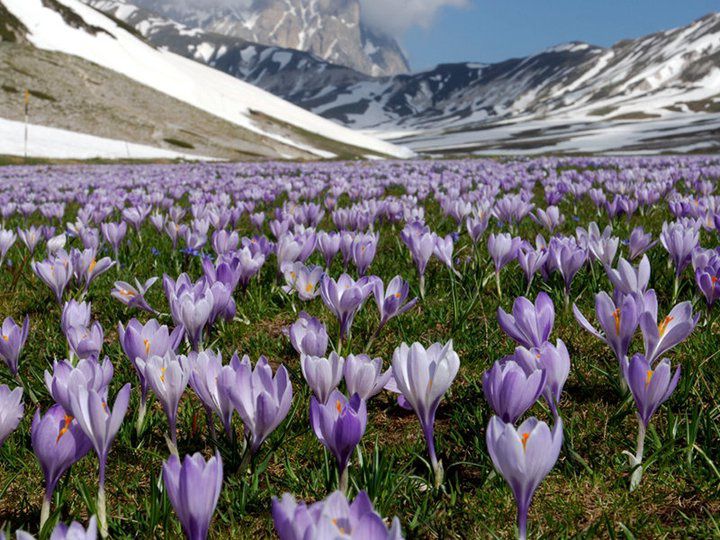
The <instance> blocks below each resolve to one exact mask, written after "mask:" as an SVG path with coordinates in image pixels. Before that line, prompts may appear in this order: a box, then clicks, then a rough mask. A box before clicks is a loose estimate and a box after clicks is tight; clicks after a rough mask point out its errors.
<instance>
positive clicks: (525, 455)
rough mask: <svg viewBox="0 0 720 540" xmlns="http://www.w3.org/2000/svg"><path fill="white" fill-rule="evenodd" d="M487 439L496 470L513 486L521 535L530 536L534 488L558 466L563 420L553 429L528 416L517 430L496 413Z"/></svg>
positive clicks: (521, 539)
mask: <svg viewBox="0 0 720 540" xmlns="http://www.w3.org/2000/svg"><path fill="white" fill-rule="evenodd" d="M485 440H486V443H487V448H488V453H489V454H490V458H491V459H492V462H493V465H494V466H495V469H496V470H497V471H498V472H499V473H500V474H501V475H502V477H503V478H504V479H505V481H506V482H507V483H508V485H509V486H510V489H512V492H513V495H514V496H515V502H516V504H517V515H518V538H520V540H525V538H527V517H528V510H529V509H530V504H531V503H532V498H533V495H534V493H535V490H536V489H537V488H538V486H539V485H540V482H542V481H543V479H544V478H545V477H546V476H547V475H548V473H549V472H550V471H551V470H552V468H553V467H554V466H555V462H557V459H558V457H559V456H560V448H561V447H562V441H563V425H562V420H561V419H560V418H559V417H558V418H557V419H556V421H555V425H554V426H553V429H552V431H550V428H549V427H548V425H547V424H546V423H545V422H540V421H538V420H537V418H534V417H532V418H528V419H527V420H525V421H524V422H523V423H522V424H520V426H519V427H518V428H517V429H515V427H514V426H513V425H512V424H511V423H506V422H503V421H502V420H501V419H500V418H498V417H497V416H493V417H492V418H491V419H490V423H489V424H488V428H487V432H486V436H485Z"/></svg>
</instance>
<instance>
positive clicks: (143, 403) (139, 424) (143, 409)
mask: <svg viewBox="0 0 720 540" xmlns="http://www.w3.org/2000/svg"><path fill="white" fill-rule="evenodd" d="M146 413H147V400H146V399H144V398H142V397H141V398H140V407H139V408H138V416H137V420H136V421H135V433H136V434H137V436H138V437H140V434H141V433H142V428H143V424H144V423H145V414H146Z"/></svg>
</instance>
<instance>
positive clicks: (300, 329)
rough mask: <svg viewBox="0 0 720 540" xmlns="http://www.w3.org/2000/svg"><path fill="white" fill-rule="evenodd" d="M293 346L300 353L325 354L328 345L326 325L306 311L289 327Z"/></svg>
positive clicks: (309, 354) (310, 354)
mask: <svg viewBox="0 0 720 540" xmlns="http://www.w3.org/2000/svg"><path fill="white" fill-rule="evenodd" d="M288 336H289V337H290V343H291V344H292V346H293V348H294V349H295V350H296V351H297V352H298V354H300V355H304V354H305V355H308V356H321V357H322V356H325V352H327V347H328V334H327V330H326V329H325V325H324V324H323V323H322V322H321V321H320V319H316V318H315V317H311V316H310V315H308V314H307V313H305V312H304V311H301V312H300V317H299V318H298V320H297V321H295V322H294V323H293V324H292V325H291V326H290V328H289V329H288Z"/></svg>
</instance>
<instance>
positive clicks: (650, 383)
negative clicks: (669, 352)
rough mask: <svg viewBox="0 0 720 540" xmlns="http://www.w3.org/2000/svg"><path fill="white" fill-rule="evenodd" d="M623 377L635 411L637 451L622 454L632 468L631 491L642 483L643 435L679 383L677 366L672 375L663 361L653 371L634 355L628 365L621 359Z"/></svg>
mask: <svg viewBox="0 0 720 540" xmlns="http://www.w3.org/2000/svg"><path fill="white" fill-rule="evenodd" d="M623 374H624V376H625V380H626V381H627V384H628V387H629V388H630V392H631V393H632V396H633V399H634V400H635V405H636V406H637V409H638V412H637V417H638V437H637V449H636V451H635V454H634V455H633V454H631V453H630V452H627V451H626V452H625V454H627V455H628V457H629V458H630V466H631V467H633V468H634V470H633V474H632V476H631V478H630V491H633V490H634V489H636V488H637V487H638V486H639V485H640V481H641V480H642V472H643V468H642V460H643V453H644V447H645V433H646V431H647V427H648V425H649V424H650V418H651V417H652V415H653V414H655V411H657V410H658V407H660V405H662V404H663V403H664V402H665V401H667V400H668V398H669V397H670V396H671V395H672V393H673V392H674V391H675V387H676V386H677V384H678V381H679V380H680V366H678V367H677V369H676V370H675V373H674V374H673V373H672V367H671V365H670V361H669V360H668V359H667V358H665V359H663V360H660V361H659V362H658V363H657V364H656V365H655V367H654V368H653V366H652V362H651V361H649V360H648V359H646V358H645V356H643V355H642V354H636V355H634V356H633V357H632V359H630V361H629V362H628V361H627V360H625V362H624V363H623Z"/></svg>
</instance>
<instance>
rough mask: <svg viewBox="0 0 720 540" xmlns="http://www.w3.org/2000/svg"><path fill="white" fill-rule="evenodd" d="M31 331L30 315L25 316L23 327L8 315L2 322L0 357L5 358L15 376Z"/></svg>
mask: <svg viewBox="0 0 720 540" xmlns="http://www.w3.org/2000/svg"><path fill="white" fill-rule="evenodd" d="M29 331H30V317H28V316H27V315H26V316H25V320H24V321H23V325H22V327H20V326H18V324H17V323H16V322H15V321H14V320H13V318H12V317H7V318H6V319H5V320H4V321H3V324H2V335H0V358H2V359H3V361H4V362H5V364H6V365H7V367H8V369H9V370H10V373H12V375H13V377H17V373H18V362H19V360H20V353H21V352H22V350H23V347H24V346H25V341H26V340H27V337H28V332H29Z"/></svg>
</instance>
